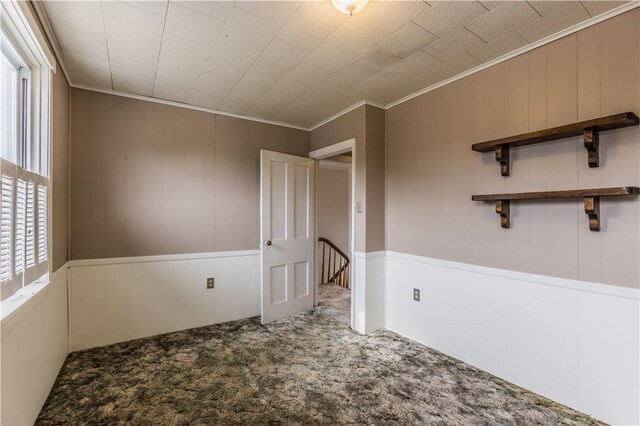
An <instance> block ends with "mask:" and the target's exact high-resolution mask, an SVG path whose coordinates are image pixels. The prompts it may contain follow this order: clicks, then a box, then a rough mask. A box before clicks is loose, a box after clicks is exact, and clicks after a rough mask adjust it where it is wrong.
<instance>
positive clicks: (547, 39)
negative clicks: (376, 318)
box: [36, 0, 640, 131]
mask: <svg viewBox="0 0 640 426" xmlns="http://www.w3.org/2000/svg"><path fill="white" fill-rule="evenodd" d="M637 7H640V2H639V1H637V0H633V1H630V2H629V3H626V4H624V5H622V6H619V7H617V8H614V9H611V10H610V11H608V12H605V13H603V14H601V15H598V16H595V17H593V18H589V19H587V20H585V21H583V22H581V23H579V24H577V25H574V26H572V27H569V28H566V29H564V30H562V31H559V32H557V33H555V34H552V35H550V36H547V37H545V38H543V39H540V40H538V41H537V42H534V43H531V44H529V45H527V46H524V47H522V48H520V49H517V50H514V51H513V52H510V53H508V54H506V55H503V56H500V57H498V58H495V59H492V60H491V61H488V62H485V63H484V64H481V65H479V66H477V67H475V68H472V69H470V70H467V71H465V72H463V73H461V74H458V75H455V76H453V77H451V78H448V79H446V80H443V81H441V82H439V83H436V84H434V85H431V86H428V87H425V88H424V89H421V90H418V91H416V92H414V93H412V94H410V95H407V96H405V97H403V98H401V99H398V100H397V101H394V102H391V103H389V104H387V105H379V104H376V103H373V102H370V101H367V100H362V101H360V102H357V103H355V104H354V105H352V106H350V107H348V108H346V109H344V110H342V111H339V112H337V113H336V114H334V115H332V116H330V117H328V118H326V119H324V120H321V121H320V122H318V123H317V124H314V125H313V126H310V127H304V126H298V125H295V124H289V123H283V122H278V121H270V120H266V119H262V118H258V117H251V116H247V115H241V114H234V113H229V112H224V111H219V110H215V109H210V108H204V107H198V106H194V105H190V104H184V103H180V102H174V101H168V100H164V99H159V98H154V97H151V96H143V95H134V94H129V93H123V92H118V91H114V90H105V89H96V88H92V87H88V86H82V85H78V84H74V83H73V81H72V80H71V78H70V75H69V74H67V73H66V68H65V65H64V61H63V58H62V56H59V55H58V51H57V50H56V56H57V59H58V62H60V65H61V67H62V69H63V72H65V76H66V77H67V81H68V82H69V85H70V86H71V87H75V88H78V89H85V90H91V91H95V92H99V93H107V94H111V95H116V96H124V97H129V98H133V99H139V100H143V101H149V102H157V103H161V104H166V105H172V106H177V107H182V108H188V109H194V110H198V111H205V112H210V113H213V114H219V115H223V116H228V117H234V118H241V119H245V120H250V121H257V122H260V123H266V124H273V125H276V126H283V127H289V128H292V129H298V130H306V131H313V130H315V129H317V128H318V127H321V126H323V125H325V124H327V123H329V122H331V121H333V120H335V119H336V118H339V117H341V116H343V115H345V114H347V113H349V112H351V111H353V110H354V109H357V108H359V107H361V106H363V105H371V106H374V107H377V108H381V109H384V110H387V109H389V108H393V107H394V106H397V105H399V104H401V103H403V102H406V101H409V100H411V99H413V98H415V97H417V96H420V95H422V94H424V93H427V92H430V91H432V90H435V89H437V88H439V87H442V86H444V85H446V84H449V83H452V82H454V81H456V80H460V79H461V78H464V77H467V76H469V75H471V74H474V73H477V72H479V71H482V70H483V69H485V68H488V67H491V66H493V65H496V64H499V63H501V62H504V61H506V60H508V59H511V58H513V57H515V56H518V55H521V54H523V53H526V52H528V51H530V50H533V49H536V48H538V47H540V46H543V45H545V44H548V43H551V42H553V41H555V40H558V39H560V38H562V37H566V36H568V35H571V34H573V33H576V32H578V31H580V30H583V29H585V28H588V27H590V26H593V25H596V24H598V23H600V22H602V21H605V20H607V19H610V18H613V17H614V16H617V15H620V14H622V13H625V12H628V11H630V10H633V9H635V8H637ZM36 11H39V9H38V8H36ZM37 15H38V18H39V19H40V21H41V22H42V19H41V18H40V16H39V13H37ZM43 27H44V28H45V32H46V33H47V36H48V38H50V39H51V43H52V45H54V46H55V45H56V44H58V41H57V39H56V37H55V34H54V33H53V31H51V33H49V30H48V28H47V26H46V25H44V24H43ZM49 28H50V27H49ZM54 40H55V42H54Z"/></svg>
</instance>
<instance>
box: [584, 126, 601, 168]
mask: <svg viewBox="0 0 640 426" xmlns="http://www.w3.org/2000/svg"><path fill="white" fill-rule="evenodd" d="M584 147H585V148H587V155H588V157H587V161H588V163H589V167H592V168H593V167H599V166H600V137H599V133H598V131H597V130H593V129H585V130H584Z"/></svg>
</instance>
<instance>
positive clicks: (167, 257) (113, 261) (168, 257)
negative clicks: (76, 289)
mask: <svg viewBox="0 0 640 426" xmlns="http://www.w3.org/2000/svg"><path fill="white" fill-rule="evenodd" d="M259 254H260V250H239V251H215V252H208V253H184V254H163V255H154V256H131V257H109V258H101V259H78V260H70V261H69V262H68V265H69V268H77V267H82V266H100V265H123V264H127V263H149V262H171V261H180V260H196V259H217V258H221V257H240V256H256V255H259Z"/></svg>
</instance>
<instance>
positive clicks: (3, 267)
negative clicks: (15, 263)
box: [0, 175, 13, 282]
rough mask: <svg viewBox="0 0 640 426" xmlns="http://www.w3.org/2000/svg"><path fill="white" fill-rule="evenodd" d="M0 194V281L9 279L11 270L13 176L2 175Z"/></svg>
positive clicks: (11, 273) (11, 274)
mask: <svg viewBox="0 0 640 426" xmlns="http://www.w3.org/2000/svg"><path fill="white" fill-rule="evenodd" d="M1 191H2V195H1V197H0V282H4V281H9V280H10V279H11V277H12V276H13V272H12V270H11V259H12V257H13V256H12V255H11V253H12V250H11V249H12V246H13V244H12V243H13V240H12V238H11V234H12V233H13V178H12V177H11V176H4V175H3V176H2V189H1Z"/></svg>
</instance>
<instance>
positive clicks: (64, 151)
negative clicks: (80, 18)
mask: <svg viewBox="0 0 640 426" xmlns="http://www.w3.org/2000/svg"><path fill="white" fill-rule="evenodd" d="M52 104H53V111H52V117H51V127H52V128H51V132H52V141H51V157H52V158H51V180H52V182H51V191H52V204H53V206H52V210H53V217H52V224H51V226H52V234H53V235H52V238H53V242H52V246H53V254H52V262H53V265H52V269H53V270H54V271H55V270H56V269H58V268H59V267H60V266H62V265H64V263H65V262H66V261H67V260H68V259H67V247H68V234H69V227H68V223H69V208H68V207H69V84H67V80H66V79H65V77H64V75H63V74H62V71H60V70H59V71H58V73H57V74H54V76H53V103H52Z"/></svg>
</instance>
